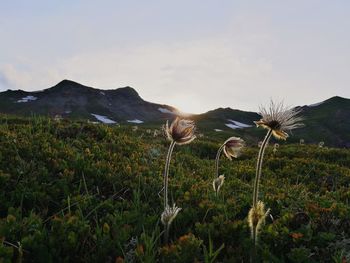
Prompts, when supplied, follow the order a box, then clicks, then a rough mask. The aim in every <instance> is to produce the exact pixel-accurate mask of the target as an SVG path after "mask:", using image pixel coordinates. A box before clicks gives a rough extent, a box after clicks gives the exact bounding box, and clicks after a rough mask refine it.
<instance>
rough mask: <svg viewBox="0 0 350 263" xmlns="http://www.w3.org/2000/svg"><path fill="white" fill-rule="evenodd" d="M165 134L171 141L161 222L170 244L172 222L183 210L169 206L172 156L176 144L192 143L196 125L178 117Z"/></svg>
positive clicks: (166, 127) (166, 129)
mask: <svg viewBox="0 0 350 263" xmlns="http://www.w3.org/2000/svg"><path fill="white" fill-rule="evenodd" d="M164 131H165V134H166V136H167V138H168V139H169V140H170V141H171V143H170V146H169V149H168V154H167V157H166V161H165V169H164V188H163V189H164V212H163V213H162V214H161V221H162V223H163V224H164V225H165V232H164V240H165V243H166V244H167V243H168V236H169V227H170V224H171V222H172V221H173V220H174V219H175V217H176V215H177V214H178V212H179V211H180V210H181V208H178V207H176V206H175V204H174V205H173V207H170V206H169V203H168V184H169V168H170V160H171V155H172V153H173V150H174V147H175V144H178V145H183V144H188V143H190V142H192V141H193V140H194V139H195V138H196V136H195V135H194V131H195V125H194V122H193V121H190V120H183V119H179V118H178V117H177V118H176V119H175V120H174V121H173V122H172V123H171V125H170V127H169V124H168V122H167V123H166V125H165V129H164Z"/></svg>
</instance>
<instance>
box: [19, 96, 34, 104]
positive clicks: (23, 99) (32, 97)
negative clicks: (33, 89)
mask: <svg viewBox="0 0 350 263" xmlns="http://www.w3.org/2000/svg"><path fill="white" fill-rule="evenodd" d="M37 99H38V98H37V97H34V96H27V97H23V98H22V99H20V100H17V103H22V102H28V101H34V100H37Z"/></svg>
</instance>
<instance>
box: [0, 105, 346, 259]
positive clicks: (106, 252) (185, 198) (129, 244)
mask: <svg viewBox="0 0 350 263" xmlns="http://www.w3.org/2000/svg"><path fill="white" fill-rule="evenodd" d="M325 106H327V105H325ZM327 107H328V106H327ZM253 117H254V116H252V118H253ZM215 134H219V133H215ZM221 143H222V140H221V139H220V138H218V137H215V136H212V137H211V138H210V139H209V138H207V137H202V138H198V139H196V140H195V141H194V142H193V143H191V144H189V145H184V146H176V147H175V150H174V155H173V159H172V162H171V166H170V196H171V201H172V202H175V203H176V205H177V206H179V207H181V208H182V210H181V211H180V212H179V214H178V216H177V217H176V219H175V221H174V223H173V224H172V228H171V231H170V244H169V245H166V244H164V243H163V241H162V238H160V235H161V231H162V229H163V228H162V225H161V223H160V214H161V212H162V209H163V207H162V192H161V189H162V183H163V181H162V180H163V179H162V175H163V169H164V160H165V156H166V152H167V147H168V146H169V142H168V141H166V140H165V138H164V137H163V136H161V135H156V136H154V135H153V130H151V132H149V131H147V129H145V128H143V127H140V128H139V129H138V130H137V131H133V130H132V128H131V127H129V126H121V127H118V126H113V125H94V124H91V123H87V122H86V121H85V122H78V121H70V120H62V121H53V120H51V119H48V118H41V117H35V118H30V119H24V118H18V117H6V118H0V185H1V191H0V204H1V205H0V239H1V240H2V242H0V261H2V262H21V261H22V260H23V261H24V262H157V260H158V261H159V262H181V263H183V262H205V258H207V259H208V258H211V257H212V253H213V251H216V250H218V249H219V248H220V246H221V245H223V244H224V247H223V248H222V249H221V250H220V251H219V252H218V257H217V260H216V261H215V262H232V263H235V262H249V259H250V251H251V248H252V246H251V242H250V231H249V228H248V224H247V219H246V218H247V213H248V211H249V209H250V206H251V195H252V185H253V179H254V176H255V164H256V156H257V151H258V148H257V147H249V148H247V149H245V151H244V153H243V155H242V156H241V157H239V158H238V159H234V160H233V161H231V162H230V161H228V160H227V159H226V158H224V156H222V158H221V161H220V173H221V174H225V176H226V180H225V184H224V185H223V187H222V189H221V190H220V193H219V196H215V194H214V191H213V189H212V180H213V177H214V159H215V155H216V151H217V149H218V147H219V145H220V144H221ZM349 175H350V153H349V151H348V150H345V149H335V148H319V147H318V146H317V145H316V146H315V145H299V144H296V145H293V144H292V145H281V146H280V147H279V149H278V151H277V152H276V153H273V151H272V147H268V149H267V152H266V158H265V162H264V169H263V177H262V181H261V194H260V198H261V199H262V200H264V202H265V204H266V206H267V207H268V208H271V216H270V217H268V218H267V221H266V225H265V226H264V227H263V228H262V230H261V234H260V239H259V246H258V254H259V255H260V256H261V259H262V261H264V262H345V261H346V260H350V254H349V251H350V247H349V244H350V240H349V236H350V216H349V215H350V206H349V197H350V195H349V194H350V192H349V185H350V176H349ZM210 241H212V242H213V251H212V253H209V252H208V251H209V250H210V249H209V247H210ZM209 255H211V256H209ZM342 260H343V261H342ZM344 260H345V261H344ZM206 262H209V261H206Z"/></svg>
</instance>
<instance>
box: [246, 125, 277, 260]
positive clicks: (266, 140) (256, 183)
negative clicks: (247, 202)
mask: <svg viewBox="0 0 350 263" xmlns="http://www.w3.org/2000/svg"><path fill="white" fill-rule="evenodd" d="M271 135H272V130H271V129H269V130H268V132H267V134H266V136H265V138H264V141H263V142H262V144H261V146H260V150H259V154H258V161H257V163H256V174H255V180H254V190H253V207H256V205H257V203H258V195H259V182H260V177H261V169H262V163H263V159H264V154H265V149H266V146H267V144H268V143H269V140H270V138H271ZM257 231H258V230H257V225H253V229H252V238H253V240H252V241H253V249H252V250H253V251H252V254H251V262H256V259H257V252H256V242H257V237H258V233H257Z"/></svg>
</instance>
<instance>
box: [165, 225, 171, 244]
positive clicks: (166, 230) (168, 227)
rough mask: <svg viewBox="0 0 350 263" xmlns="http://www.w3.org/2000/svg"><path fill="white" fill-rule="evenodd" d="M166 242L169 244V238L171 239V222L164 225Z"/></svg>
mask: <svg viewBox="0 0 350 263" xmlns="http://www.w3.org/2000/svg"><path fill="white" fill-rule="evenodd" d="M164 228H165V229H164V244H166V245H167V244H168V240H169V229H170V225H169V224H165V226H164Z"/></svg>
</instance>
